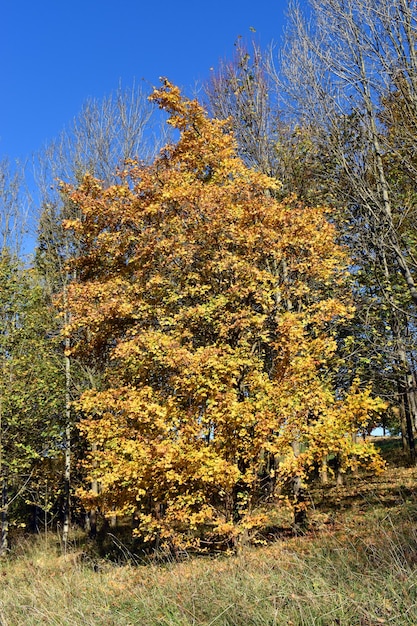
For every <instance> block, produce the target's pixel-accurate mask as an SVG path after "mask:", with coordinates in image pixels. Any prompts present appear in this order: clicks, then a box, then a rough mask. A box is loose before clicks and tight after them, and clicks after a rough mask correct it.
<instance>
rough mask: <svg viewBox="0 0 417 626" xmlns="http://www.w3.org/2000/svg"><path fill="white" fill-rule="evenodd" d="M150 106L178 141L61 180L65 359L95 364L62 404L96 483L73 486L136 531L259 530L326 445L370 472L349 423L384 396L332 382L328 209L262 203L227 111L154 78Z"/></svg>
mask: <svg viewBox="0 0 417 626" xmlns="http://www.w3.org/2000/svg"><path fill="white" fill-rule="evenodd" d="M151 100H153V101H154V102H156V103H157V104H158V105H159V106H160V107H161V108H162V109H163V110H165V111H166V112H167V113H168V124H170V125H171V126H172V127H173V128H174V129H175V130H176V131H177V133H178V134H179V139H178V141H177V142H176V143H175V144H169V145H167V146H166V147H165V148H164V149H163V150H162V151H161V152H160V154H159V156H158V157H157V158H156V159H155V160H154V162H153V163H152V164H151V165H142V164H139V163H137V162H135V161H129V162H128V163H127V164H126V167H125V169H124V171H123V172H121V173H120V176H121V181H122V182H121V183H120V184H116V185H112V186H105V185H103V184H102V183H101V182H100V181H99V180H97V179H94V178H93V177H91V176H89V175H87V176H86V177H85V178H84V180H83V181H82V183H81V184H80V185H79V186H78V187H77V188H71V187H69V186H68V187H65V193H66V194H67V195H68V196H69V198H70V200H71V202H73V203H74V204H75V206H76V207H77V210H78V214H79V216H80V217H79V218H78V219H74V220H69V221H67V223H66V227H67V228H68V229H72V230H73V231H74V236H75V237H76V238H77V240H78V242H79V245H78V250H79V251H80V253H79V255H78V256H77V258H75V259H73V262H72V267H73V270H74V272H75V273H76V276H77V278H76V280H74V281H73V282H72V283H71V284H70V286H69V289H68V303H69V307H70V309H71V322H70V323H69V324H68V325H67V328H66V333H67V335H68V336H69V337H71V341H72V347H71V350H70V354H71V355H76V356H77V357H78V358H80V359H84V360H86V361H88V362H92V360H95V361H96V362H97V363H100V364H101V368H102V377H101V380H102V383H101V386H100V388H93V389H91V390H89V391H86V392H85V393H84V394H83V395H82V396H81V399H80V401H79V405H78V406H79V409H80V410H81V411H82V413H83V415H84V419H83V420H82V422H81V425H80V428H81V431H82V433H83V434H84V435H85V437H86V438H87V441H88V442H89V443H90V447H91V453H90V455H89V456H88V458H87V459H86V461H85V466H86V469H87V471H88V472H89V474H90V476H91V478H92V479H95V480H97V481H99V484H100V489H99V493H98V494H93V493H92V492H89V491H87V490H85V491H83V492H82V494H81V495H82V498H83V500H84V502H85V503H87V504H90V503H91V502H92V501H93V500H94V501H95V503H96V504H97V503H99V505H100V506H101V508H102V510H103V511H104V512H105V513H106V512H107V513H110V512H111V511H117V512H119V513H124V514H125V513H132V514H135V517H136V525H137V534H138V535H140V536H141V537H142V539H144V540H146V541H155V540H158V541H159V542H162V543H166V544H169V545H199V546H202V545H204V542H213V541H218V540H221V541H224V540H234V539H236V538H237V537H238V536H240V535H241V534H242V533H245V532H248V531H249V530H250V531H251V530H255V531H256V529H258V528H262V527H264V526H265V525H267V523H268V502H270V503H271V502H274V505H275V504H276V502H277V498H279V497H281V498H285V489H286V487H287V486H288V485H291V484H293V483H294V482H296V481H304V480H307V479H308V477H309V476H310V475H311V473H312V472H313V470H314V469H315V468H317V466H319V465H320V464H321V462H322V461H323V460H325V459H326V458H327V457H328V455H329V454H336V455H337V456H338V458H339V461H340V464H341V466H342V467H343V468H344V469H346V468H347V467H349V465H352V464H356V463H358V462H359V461H361V460H363V461H365V462H371V464H372V465H373V466H374V468H375V469H380V468H381V467H382V464H381V462H380V460H379V457H378V455H377V454H376V452H375V450H374V449H373V448H372V446H371V445H370V444H365V443H360V444H358V443H355V440H354V437H352V436H351V435H352V433H354V432H356V431H357V429H358V428H360V427H361V426H364V425H365V424H366V423H367V421H368V420H369V418H370V416H371V414H372V413H373V412H374V411H378V410H379V409H381V408H382V406H383V403H382V402H381V401H379V400H377V399H376V400H375V399H372V397H371V394H370V390H369V389H361V386H360V383H359V381H357V380H355V381H354V382H353V384H352V386H351V387H350V388H349V389H345V390H342V389H335V385H334V355H335V352H336V342H335V333H336V329H337V327H338V326H339V325H340V324H343V323H344V322H345V321H346V320H347V319H349V317H350V316H351V315H352V310H353V308H352V303H351V300H350V296H349V290H348V288H347V286H346V268H347V264H348V258H347V255H346V251H345V250H344V249H343V248H342V247H341V246H340V245H338V244H337V243H336V232H335V227H334V226H333V225H332V224H331V223H330V222H329V221H328V220H327V214H326V208H325V207H321V206H315V207H307V206H305V205H303V204H302V203H300V202H299V201H297V199H296V198H295V197H288V198H286V199H285V200H284V201H280V200H278V199H276V197H277V195H278V192H279V187H280V185H279V183H278V182H277V181H276V180H275V179H273V178H271V177H269V176H266V175H264V174H262V173H259V172H255V171H254V170H251V169H249V167H248V166H247V165H245V164H244V162H243V161H242V160H241V159H240V158H239V156H238V152H237V145H236V141H235V139H234V136H233V134H232V132H231V130H230V125H229V123H228V121H220V120H217V119H209V117H208V116H207V114H206V113H205V111H204V109H203V108H202V107H201V106H200V104H199V103H198V102H197V101H196V100H189V99H187V98H185V97H183V96H182V95H181V93H180V90H179V89H178V88H177V87H175V86H173V85H172V84H171V83H169V82H168V81H167V80H165V81H164V82H163V85H162V87H161V88H160V89H155V91H154V92H153V94H152V96H151ZM297 497H298V496H297V494H295V495H293V496H292V498H291V497H290V500H292V503H293V504H294V505H295V507H301V506H302V503H301V501H297Z"/></svg>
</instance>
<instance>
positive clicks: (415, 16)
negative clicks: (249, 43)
mask: <svg viewBox="0 0 417 626" xmlns="http://www.w3.org/2000/svg"><path fill="white" fill-rule="evenodd" d="M416 37H417V6H416V2H415V1H411V2H410V1H408V0H307V2H306V3H304V6H303V9H301V7H300V5H298V4H297V3H296V2H291V4H290V9H289V28H288V31H287V35H286V40H285V44H284V46H283V48H282V50H281V53H280V56H279V62H278V63H276V64H275V65H274V59H273V57H272V55H271V61H270V66H269V67H270V72H271V75H273V76H274V77H275V80H276V83H277V85H278V86H279V88H280V90H281V92H282V93H283V94H284V95H285V108H286V111H287V115H288V121H289V123H290V124H293V125H294V124H299V125H300V127H301V128H306V129H308V132H309V133H311V134H312V135H313V136H314V142H315V145H316V146H319V154H320V156H319V158H321V160H322V163H325V164H326V167H324V168H322V170H321V175H322V180H321V183H322V186H323V188H324V189H325V190H326V193H327V194H328V196H332V197H333V198H334V199H335V200H336V203H339V205H343V206H344V212H343V218H342V219H343V220H344V222H345V223H348V227H347V228H345V235H346V239H347V241H348V243H349V245H350V247H351V250H352V253H353V257H354V262H355V263H356V264H357V265H358V266H361V267H362V268H363V269H364V271H365V272H367V274H368V277H367V280H368V281H370V282H372V283H373V296H372V297H373V298H374V299H375V301H378V302H379V304H380V305H381V303H382V302H383V303H384V306H385V307H388V309H389V311H390V331H391V332H392V335H391V339H392V343H393V346H394V347H393V351H392V353H393V369H394V370H395V371H396V372H397V382H398V387H399V389H400V390H401V391H400V392H399V395H400V403H401V404H402V405H403V406H405V409H404V411H405V413H406V414H407V415H408V416H409V418H408V419H409V421H410V424H409V428H408V430H409V433H411V431H413V432H414V433H415V430H416V427H417V408H416V407H417V402H416V399H417V395H416V383H415V374H414V371H413V367H412V360H413V358H412V357H413V351H414V345H415V341H414V339H412V340H411V341H410V334H411V335H413V334H414V338H415V332H414V330H413V329H414V328H415V322H414V321H413V320H414V319H415V314H416V313H415V307H416V304H417V258H416V254H415V252H416V250H415V238H414V235H412V232H411V230H410V227H411V225H412V223H413V222H414V221H415V217H416V215H417V213H416V203H415V199H414V193H407V192H406V188H407V186H408V190H410V188H414V187H415V182H416V180H417V176H416V174H417V168H416V164H417V161H416V157H415V153H414V152H415V151H414V150H404V149H403V150H401V149H400V146H401V145H404V143H405V142H408V145H409V146H411V145H415V134H414V131H415V128H416V123H415V121H416V120H417V107H416V104H417V99H416V98H417V55H416V49H415V42H416ZM399 103H400V104H399ZM410 119H411V120H414V122H410ZM393 129H395V130H394V131H393ZM401 129H402V130H401ZM318 171H320V170H318ZM405 179H406V180H405ZM399 181H400V182H399ZM400 183H401V184H400ZM375 293H377V294H378V296H377V297H375ZM404 294H406V295H404ZM410 329H411V333H410ZM411 427H412V428H411ZM410 437H411V434H409V438H410ZM411 445H413V443H412V442H411Z"/></svg>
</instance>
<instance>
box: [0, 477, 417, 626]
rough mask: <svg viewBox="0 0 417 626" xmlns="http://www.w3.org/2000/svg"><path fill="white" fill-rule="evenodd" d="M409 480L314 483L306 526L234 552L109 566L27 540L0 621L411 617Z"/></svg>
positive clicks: (257, 623) (167, 625)
mask: <svg viewBox="0 0 417 626" xmlns="http://www.w3.org/2000/svg"><path fill="white" fill-rule="evenodd" d="M416 479H417V470H416V469H415V468H407V467H390V468H389V469H388V470H387V472H386V473H385V474H384V475H383V476H380V477H361V478H360V479H355V480H354V479H352V480H351V481H350V482H349V483H348V484H347V485H346V486H345V487H343V488H340V487H339V488H336V487H332V486H330V487H326V489H323V488H321V487H316V488H315V489H314V490H312V492H311V501H312V511H311V513H310V519H311V530H310V531H309V532H308V533H307V534H306V535H304V536H300V537H292V538H286V539H279V538H278V539H277V540H276V541H275V542H274V543H271V544H269V545H267V546H262V547H258V548H250V547H248V548H244V549H243V550H242V551H241V552H240V553H239V554H238V555H237V556H231V557H226V556H224V555H223V556H219V557H215V558H214V557H211V558H210V557H199V558H188V559H185V560H184V561H182V562H174V561H172V562H168V563H164V564H159V565H158V564H148V565H140V564H138V565H132V564H129V563H126V562H125V563H124V564H119V565H115V564H114V563H110V562H108V561H106V560H104V559H98V558H97V559H96V558H93V557H92V556H88V554H86V552H85V549H84V547H82V545H81V544H79V545H78V546H77V542H76V541H74V547H73V549H72V551H71V552H69V553H68V554H67V555H62V554H61V550H60V546H59V544H58V543H57V541H56V538H55V539H54V540H48V541H45V540H43V539H42V538H39V539H38V540H37V541H34V540H30V541H29V540H27V541H26V542H25V543H21V544H19V546H18V547H17V548H16V551H15V553H14V554H12V555H11V556H9V557H8V558H7V559H4V560H3V561H1V562H0V579H1V584H0V625H1V626H20V625H22V626H25V625H32V624H33V625H35V624H36V625H38V624H45V625H56V626H66V625H68V626H70V625H71V626H78V625H79V626H81V625H83V626H90V625H91V626H92V625H93V624H94V626H97V625H99V626H119V625H120V626H129V625H136V624H137V625H140V626H154V625H155V626H157V625H158V626H191V625H193V626H267V625H268V626H273V625H277V626H278V625H283V626H284V625H285V626H291V625H293V626H298V625H305V626H312V625H320V626H335V625H339V626H341V625H344V626H355V625H358V626H376V625H377V624H390V625H397V624H398V625H400V624H404V625H405V624H410V625H414V626H415V625H417V532H416V519H417V489H416ZM313 504H314V506H313Z"/></svg>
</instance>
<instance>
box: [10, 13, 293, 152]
mask: <svg viewBox="0 0 417 626" xmlns="http://www.w3.org/2000/svg"><path fill="white" fill-rule="evenodd" d="M286 5H287V0H257V1H252V0H211V1H209V2H204V3H200V2H198V1H196V2H192V1H181V0H177V1H174V0H171V1H170V2H168V0H147V1H144V0H142V1H140V0H112V1H111V2H110V0H83V1H81V0H72V1H69V0H67V2H65V0H64V1H63V0H54V1H52V0H40V1H39V2H33V0H14V1H9V2H6V1H5V2H3V6H2V11H1V22H0V61H1V62H0V81H1V97H0V158H2V157H4V156H8V157H9V158H11V159H12V160H14V159H16V158H19V159H24V158H25V157H28V156H30V155H31V154H32V153H33V152H36V151H37V150H38V149H40V148H41V147H42V145H44V144H45V142H47V141H50V140H51V139H53V138H54V137H55V136H56V135H57V134H58V133H59V132H60V130H61V129H62V128H63V127H64V126H65V125H66V124H67V123H69V122H70V121H71V119H72V118H73V117H74V116H75V115H77V113H78V112H79V110H80V108H81V106H82V104H83V103H84V101H85V100H86V99H87V98H88V97H97V98H101V97H102V96H105V95H108V94H110V93H111V92H112V91H113V90H115V89H116V88H117V87H118V86H119V84H121V85H122V86H124V87H129V86H131V85H132V84H133V82H134V81H135V82H136V83H139V81H140V80H141V79H142V78H143V79H145V80H146V81H147V83H148V84H149V90H150V91H151V86H152V85H156V84H158V78H159V76H167V77H168V78H169V79H170V80H171V81H173V82H174V83H176V84H178V85H180V86H181V87H183V88H185V90H186V91H188V92H189V93H191V92H192V90H193V89H194V87H195V86H196V85H198V84H199V83H201V82H202V81H204V80H205V79H206V78H207V77H208V76H209V74H210V68H211V67H216V66H217V64H218V62H219V60H220V59H225V58H230V57H231V56H232V54H233V44H234V42H235V40H236V39H237V37H238V36H239V35H241V36H242V37H244V39H248V40H249V39H250V38H251V37H252V36H253V37H254V38H255V40H256V41H257V42H258V43H259V44H260V45H262V46H267V45H268V44H269V43H270V42H271V40H275V41H276V42H278V41H279V39H280V36H281V34H282V29H283V19H284V12H285V9H286ZM251 27H252V28H255V29H256V32H255V33H253V32H251V30H250V28H251Z"/></svg>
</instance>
